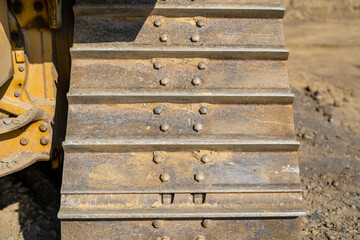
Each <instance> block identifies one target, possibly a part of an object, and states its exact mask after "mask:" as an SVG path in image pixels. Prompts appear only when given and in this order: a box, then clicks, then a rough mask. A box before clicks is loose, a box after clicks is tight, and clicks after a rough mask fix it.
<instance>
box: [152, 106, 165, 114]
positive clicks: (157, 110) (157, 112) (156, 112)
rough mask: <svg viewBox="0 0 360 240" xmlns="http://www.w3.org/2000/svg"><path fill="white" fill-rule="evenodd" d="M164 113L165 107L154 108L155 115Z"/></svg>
mask: <svg viewBox="0 0 360 240" xmlns="http://www.w3.org/2000/svg"><path fill="white" fill-rule="evenodd" d="M162 112H164V108H163V107H160V106H158V107H156V108H154V113H155V114H156V115H160V114H161V113H162Z"/></svg>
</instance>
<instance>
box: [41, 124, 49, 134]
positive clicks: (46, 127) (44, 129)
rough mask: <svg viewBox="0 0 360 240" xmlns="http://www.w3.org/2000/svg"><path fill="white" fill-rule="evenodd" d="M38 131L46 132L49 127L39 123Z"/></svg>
mask: <svg viewBox="0 0 360 240" xmlns="http://www.w3.org/2000/svg"><path fill="white" fill-rule="evenodd" d="M39 129H40V131H41V132H46V131H47V130H48V129H49V125H48V124H47V123H41V124H40V126H39Z"/></svg>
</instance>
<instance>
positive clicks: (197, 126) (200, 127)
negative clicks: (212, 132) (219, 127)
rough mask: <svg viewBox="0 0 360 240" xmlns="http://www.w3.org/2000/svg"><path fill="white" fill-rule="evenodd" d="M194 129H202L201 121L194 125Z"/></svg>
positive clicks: (198, 130) (197, 130)
mask: <svg viewBox="0 0 360 240" xmlns="http://www.w3.org/2000/svg"><path fill="white" fill-rule="evenodd" d="M194 130H195V131H196V132H200V131H201V130H203V125H202V124H201V123H197V124H195V125H194Z"/></svg>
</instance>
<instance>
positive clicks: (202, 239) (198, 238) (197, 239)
mask: <svg viewBox="0 0 360 240" xmlns="http://www.w3.org/2000/svg"><path fill="white" fill-rule="evenodd" d="M196 240H205V237H204V236H198V237H197V238H196Z"/></svg>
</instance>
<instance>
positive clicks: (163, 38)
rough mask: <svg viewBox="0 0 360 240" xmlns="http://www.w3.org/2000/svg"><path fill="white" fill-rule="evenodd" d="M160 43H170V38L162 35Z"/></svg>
mask: <svg viewBox="0 0 360 240" xmlns="http://www.w3.org/2000/svg"><path fill="white" fill-rule="evenodd" d="M160 41H161V42H167V41H168V36H167V35H166V34H162V35H161V36H160Z"/></svg>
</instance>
